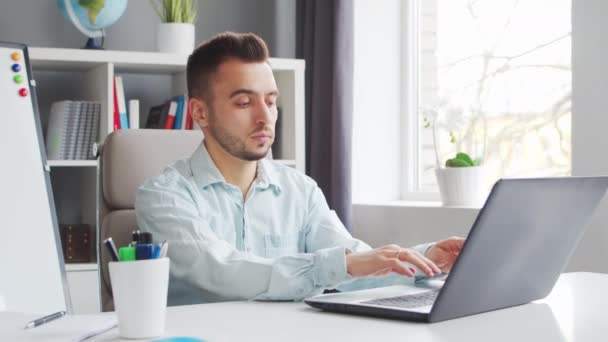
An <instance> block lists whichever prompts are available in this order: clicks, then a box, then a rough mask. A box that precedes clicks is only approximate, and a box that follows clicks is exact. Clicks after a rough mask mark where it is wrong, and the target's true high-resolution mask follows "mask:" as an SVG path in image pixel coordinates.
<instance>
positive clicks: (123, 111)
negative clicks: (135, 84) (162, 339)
mask: <svg viewBox="0 0 608 342" xmlns="http://www.w3.org/2000/svg"><path fill="white" fill-rule="evenodd" d="M114 79H115V80H116V97H117V99H118V117H119V119H120V129H127V128H129V117H128V114H127V103H126V101H125V88H124V85H123V82H122V76H119V75H116V76H114Z"/></svg>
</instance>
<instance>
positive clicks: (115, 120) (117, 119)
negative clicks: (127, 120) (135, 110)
mask: <svg viewBox="0 0 608 342" xmlns="http://www.w3.org/2000/svg"><path fill="white" fill-rule="evenodd" d="M113 84H114V112H113V116H112V120H113V125H112V127H113V128H114V130H115V131H116V130H119V129H120V114H119V112H118V93H117V92H116V77H115V78H114V80H113Z"/></svg>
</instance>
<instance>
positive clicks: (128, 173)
mask: <svg viewBox="0 0 608 342" xmlns="http://www.w3.org/2000/svg"><path fill="white" fill-rule="evenodd" d="M202 138H203V133H202V132H201V131H199V130H195V131H184V130H158V129H133V130H131V129H127V130H119V131H116V132H113V133H111V134H109V135H108V136H107V137H106V139H105V142H104V145H103V146H102V148H101V153H100V157H99V166H98V186H97V201H98V203H97V209H98V210H97V227H98V239H97V241H98V257H97V260H98V262H99V270H100V283H101V284H100V287H101V288H100V291H101V306H102V311H113V310H114V302H113V300H112V287H111V284H110V277H109V274H108V261H110V257H109V255H108V253H107V251H106V249H105V247H104V246H103V244H102V243H103V240H105V239H106V238H108V237H110V236H111V237H112V239H113V240H114V242H115V243H116V245H117V246H125V245H127V244H128V243H129V242H130V241H131V232H132V231H133V230H134V228H135V227H136V226H137V222H136V219H135V208H134V205H135V194H136V192H137V188H138V187H139V186H140V185H141V184H142V183H143V182H144V180H145V179H146V178H149V177H152V176H156V175H159V174H160V173H161V172H162V170H163V169H164V167H165V166H167V165H169V164H171V163H173V162H174V161H176V160H178V159H182V158H186V157H189V156H190V155H191V154H192V153H193V152H194V150H195V149H196V148H197V147H198V146H199V144H200V143H201V141H202Z"/></svg>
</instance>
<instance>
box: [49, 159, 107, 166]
mask: <svg viewBox="0 0 608 342" xmlns="http://www.w3.org/2000/svg"><path fill="white" fill-rule="evenodd" d="M48 164H49V166H50V167H79V166H89V167H96V166H97V160H48Z"/></svg>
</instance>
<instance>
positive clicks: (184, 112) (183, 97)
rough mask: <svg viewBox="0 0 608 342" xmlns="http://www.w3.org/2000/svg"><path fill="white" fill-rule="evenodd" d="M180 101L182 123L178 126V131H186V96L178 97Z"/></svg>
mask: <svg viewBox="0 0 608 342" xmlns="http://www.w3.org/2000/svg"><path fill="white" fill-rule="evenodd" d="M180 98H181V100H182V121H181V125H180V129H187V128H186V125H187V124H188V95H182V96H180Z"/></svg>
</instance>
